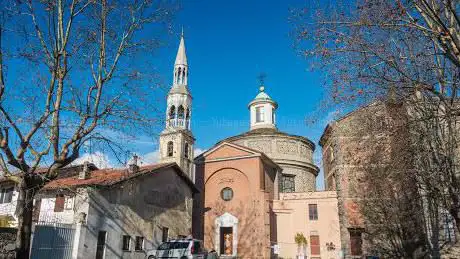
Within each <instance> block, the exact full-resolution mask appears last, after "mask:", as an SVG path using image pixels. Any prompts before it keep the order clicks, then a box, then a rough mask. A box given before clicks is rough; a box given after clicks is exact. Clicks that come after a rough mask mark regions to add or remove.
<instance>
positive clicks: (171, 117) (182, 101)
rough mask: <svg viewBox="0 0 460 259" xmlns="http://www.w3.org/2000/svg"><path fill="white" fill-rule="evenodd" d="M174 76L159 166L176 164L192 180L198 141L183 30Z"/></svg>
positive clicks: (161, 141) (168, 99) (161, 139)
mask: <svg viewBox="0 0 460 259" xmlns="http://www.w3.org/2000/svg"><path fill="white" fill-rule="evenodd" d="M173 74H174V76H173V84H172V87H171V89H170V91H169V93H168V97H167V101H166V107H167V108H166V114H165V115H166V120H165V122H166V125H165V128H164V130H163V131H162V132H161V135H160V150H159V151H160V162H161V163H171V162H175V163H176V164H178V165H179V166H180V167H181V168H182V170H183V171H184V172H186V173H187V175H188V176H189V177H190V178H191V179H193V158H194V156H193V145H194V143H195V138H194V137H193V134H192V131H191V116H192V95H191V94H190V91H189V90H188V65H187V56H186V54H185V42H184V30H183V29H182V32H181V35H180V43H179V48H178V50H177V55H176V62H175V63H174V69H173Z"/></svg>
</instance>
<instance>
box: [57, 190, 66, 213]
mask: <svg viewBox="0 0 460 259" xmlns="http://www.w3.org/2000/svg"><path fill="white" fill-rule="evenodd" d="M64 204H65V197H64V195H62V194H58V195H56V201H55V202H54V212H62V211H64Z"/></svg>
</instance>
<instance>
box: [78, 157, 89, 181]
mask: <svg viewBox="0 0 460 259" xmlns="http://www.w3.org/2000/svg"><path fill="white" fill-rule="evenodd" d="M90 176H91V172H90V171H89V163H88V161H85V163H84V164H83V170H81V171H80V172H79V173H78V179H81V180H85V179H88V178H89V177H90Z"/></svg>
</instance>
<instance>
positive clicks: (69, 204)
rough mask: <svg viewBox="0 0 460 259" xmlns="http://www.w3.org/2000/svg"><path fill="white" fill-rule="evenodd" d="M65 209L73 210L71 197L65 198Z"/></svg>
mask: <svg viewBox="0 0 460 259" xmlns="http://www.w3.org/2000/svg"><path fill="white" fill-rule="evenodd" d="M64 207H65V209H66V210H71V209H73V197H67V198H66V199H65V206H64Z"/></svg>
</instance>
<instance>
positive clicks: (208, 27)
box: [8, 0, 332, 189]
mask: <svg viewBox="0 0 460 259" xmlns="http://www.w3.org/2000/svg"><path fill="white" fill-rule="evenodd" d="M305 3H306V2H304V1H300V0H299V1H275V0H272V1H263V0H252V1H243V0H237V1H229V0H225V1H224V0H221V1H211V0H184V1H181V4H182V8H181V10H180V12H179V13H178V15H177V17H176V20H175V22H174V33H173V34H172V35H169V36H167V37H166V38H167V43H168V44H167V45H166V46H164V47H163V48H161V49H160V50H158V51H155V55H154V56H152V57H148V56H145V55H144V56H142V58H140V59H136V60H128V62H126V64H130V62H131V63H133V62H135V63H137V64H140V65H141V66H144V67H147V65H146V64H147V63H144V62H151V63H154V66H155V68H156V70H155V71H152V74H154V73H158V75H159V76H160V78H161V80H160V81H161V82H163V85H164V87H163V88H162V90H160V91H158V96H159V97H158V100H155V102H158V107H155V108H158V109H159V110H160V111H164V110H165V109H166V107H165V106H166V94H167V91H168V88H169V86H170V85H171V82H172V69H173V65H174V60H175V55H176V52H177V47H178V44H179V35H180V31H181V27H183V28H184V32H185V45H186V50H187V57H188V62H189V71H190V76H189V87H190V90H191V92H192V95H193V111H192V131H193V134H194V135H195V138H196V145H195V147H196V148H197V149H198V150H197V151H200V150H201V151H202V150H206V149H208V148H210V147H212V146H213V145H214V144H215V143H216V142H218V141H219V140H221V139H223V138H226V137H229V136H233V135H236V134H240V133H242V132H245V131H247V130H248V129H249V111H248V109H247V104H248V103H249V102H250V101H251V100H252V99H253V98H254V97H255V96H256V94H257V93H258V88H259V81H258V79H257V77H258V75H259V74H260V73H261V72H264V73H265V74H266V75H267V77H266V80H265V89H266V92H267V93H268V94H269V95H270V96H271V97H272V98H273V99H274V100H276V101H277V102H278V104H279V108H278V111H277V126H278V128H279V129H280V130H281V131H284V132H287V133H291V134H296V135H301V136H305V137H307V138H309V139H310V140H312V141H313V142H314V143H315V144H316V145H317V150H316V153H315V161H316V164H317V165H318V166H321V165H320V152H319V151H320V148H319V147H318V140H319V137H320V136H321V133H322V131H323V129H324V126H325V124H326V122H327V121H329V120H330V118H331V115H330V114H332V113H328V112H327V111H323V113H324V114H320V116H319V117H318V113H317V112H316V113H315V111H317V109H318V105H319V102H320V101H321V100H322V98H323V97H322V92H323V91H322V86H321V85H322V82H323V80H322V79H323V76H324V74H321V73H320V72H319V71H315V72H311V71H310V69H309V67H310V64H309V62H308V60H305V59H304V58H303V57H301V56H299V55H298V54H297V53H296V51H295V50H294V48H293V43H294V41H293V39H292V38H291V37H290V36H289V33H290V32H291V30H292V25H291V24H290V23H289V21H288V18H289V8H291V7H299V6H300V7H302V4H305ZM322 4H323V3H322ZM143 33H144V34H143V35H140V36H141V37H145V38H148V37H149V34H148V31H147V32H143ZM8 44H10V45H11V46H14V44H15V42H14V39H13V38H10V39H9V40H8ZM14 62H16V63H14ZM20 64H21V63H17V61H14V60H12V61H11V68H12V69H11V70H10V71H9V73H10V75H11V76H10V78H15V74H19V73H20V71H21V70H19V67H20V66H19V65H20ZM23 69H25V70H26V71H27V70H29V69H30V68H29V67H27V66H25V67H24V68H23ZM38 70H39V69H38ZM13 105H14V103H13ZM140 108H141V109H142V105H140ZM26 110H27V109H26ZM152 112H153V111H152ZM163 114H164V113H163V112H162V113H161V115H163ZM311 118H315V119H319V122H318V123H316V124H311V123H307V120H309V119H311ZM152 127H153V129H154V130H153V134H152V135H139V136H135V138H134V139H133V138H132V136H129V137H128V138H129V141H128V143H127V144H126V145H127V146H128V148H129V149H130V151H131V152H135V153H137V154H138V155H140V156H141V157H144V161H146V162H151V161H154V160H155V158H157V156H158V152H157V150H158V136H159V134H160V132H161V130H162V129H163V125H154V126H152ZM100 131H101V132H102V133H103V134H107V135H112V137H114V138H117V139H123V137H124V136H121V135H122V133H120V132H112V131H110V130H108V129H100ZM83 152H86V153H85V154H83V155H82V158H80V159H79V161H77V162H81V161H82V160H85V159H87V158H91V157H93V156H92V155H91V154H93V155H94V154H95V153H97V154H98V155H99V156H102V158H103V159H102V160H104V161H106V162H107V165H108V166H120V165H118V164H117V163H116V162H115V161H116V159H115V158H114V157H111V155H110V154H108V153H106V152H105V151H104V150H93V149H85V150H83ZM317 186H318V189H322V188H323V177H322V175H321V174H320V177H318V178H317Z"/></svg>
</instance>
